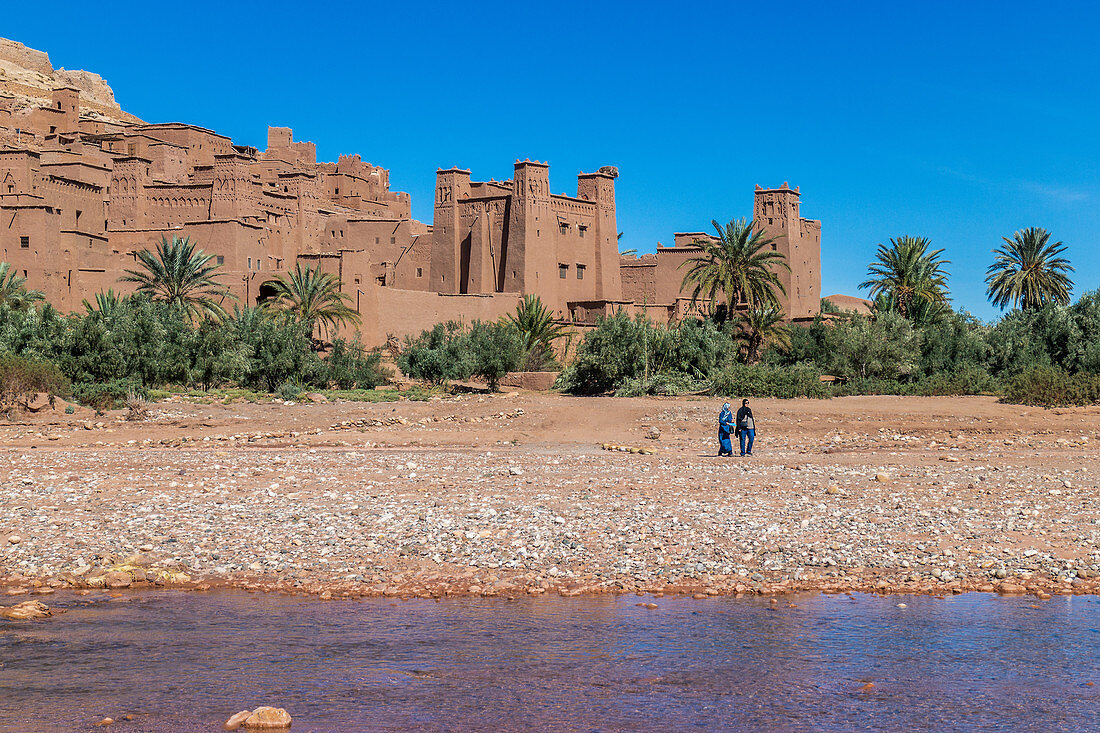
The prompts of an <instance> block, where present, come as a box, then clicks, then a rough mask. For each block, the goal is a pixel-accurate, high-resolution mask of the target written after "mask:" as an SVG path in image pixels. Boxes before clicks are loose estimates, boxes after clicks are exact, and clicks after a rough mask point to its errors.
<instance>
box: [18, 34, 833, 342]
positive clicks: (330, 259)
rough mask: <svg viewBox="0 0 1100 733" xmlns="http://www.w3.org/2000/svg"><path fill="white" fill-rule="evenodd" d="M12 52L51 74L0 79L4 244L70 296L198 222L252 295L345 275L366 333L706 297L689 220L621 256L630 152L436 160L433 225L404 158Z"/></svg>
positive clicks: (84, 293)
mask: <svg viewBox="0 0 1100 733" xmlns="http://www.w3.org/2000/svg"><path fill="white" fill-rule="evenodd" d="M0 60H2V61H4V62H5V63H6V64H8V65H9V66H16V67H19V68H22V69H25V70H26V71H27V77H28V78H30V77H33V78H35V79H39V80H41V88H36V87H30V86H27V85H26V84H19V85H14V86H13V85H10V84H7V83H6V82H4V81H3V80H0V218H2V221H3V222H4V227H3V228H0V259H2V260H3V261H5V262H8V263H10V265H11V268H12V269H13V270H14V271H15V272H16V273H18V274H20V275H23V276H25V277H26V278H27V285H28V287H31V288H35V289H39V290H42V291H43V292H44V293H45V295H46V297H47V299H48V300H49V301H50V302H51V303H53V304H54V305H55V306H56V307H57V308H59V309H61V310H62V311H70V310H77V309H79V308H80V307H81V303H82V301H83V300H85V299H88V300H92V299H93V298H94V296H95V294H96V293H97V292H100V291H106V290H107V289H108V288H113V289H114V290H115V291H116V292H122V293H125V292H127V291H128V289H129V287H130V286H127V285H126V284H123V283H120V282H119V278H120V277H121V276H122V275H123V274H124V272H125V270H127V269H132V268H133V267H134V264H135V259H136V254H137V252H139V251H141V250H143V249H151V248H153V246H154V245H155V244H156V243H157V242H159V241H160V239H161V238H162V237H166V238H169V239H171V238H173V237H180V238H183V237H190V238H191V239H192V241H194V242H195V243H196V245H197V247H198V248H201V249H202V250H203V251H205V252H206V253H207V254H210V255H212V256H213V257H214V258H215V260H214V261H215V262H216V264H218V265H219V266H220V268H219V273H220V274H221V276H222V282H223V284H224V285H225V286H226V287H227V288H228V289H229V290H230V291H231V292H232V294H233V295H234V296H235V297H236V298H237V299H238V301H239V302H240V303H242V304H249V305H252V304H256V303H259V302H262V301H263V300H264V299H265V298H267V297H270V287H268V286H266V285H265V282H266V281H268V280H270V279H272V278H274V277H279V276H283V275H285V274H286V273H287V272H288V271H293V269H294V267H295V265H296V263H299V262H301V263H302V264H303V265H309V266H311V267H319V268H321V269H322V270H323V271H325V272H331V273H333V274H334V275H336V276H338V277H339V279H340V282H341V288H342V290H343V292H344V293H345V294H346V295H347V297H348V299H349V302H350V304H351V305H352V307H353V308H355V310H357V311H358V312H359V313H360V315H361V317H362V325H361V327H360V329H361V335H362V339H363V342H364V344H366V345H368V346H378V345H382V344H384V343H386V342H387V340H388V339H389V338H391V337H398V338H400V337H402V336H405V335H411V334H416V333H419V332H420V331H421V330H423V329H426V328H430V327H431V326H433V325H434V324H436V323H439V322H441V321H446V320H458V321H466V322H469V321H472V320H474V319H481V320H495V319H497V318H500V317H502V316H504V315H505V314H508V313H511V312H513V311H514V310H515V308H516V305H517V304H518V303H519V301H520V298H521V297H522V296H523V295H524V294H529V293H530V294H535V295H538V296H539V297H540V298H541V299H542V301H543V302H544V303H545V304H546V305H547V306H548V307H549V308H550V309H551V310H552V311H553V312H554V313H555V315H556V316H557V317H558V318H559V319H560V320H562V321H565V322H569V323H572V324H575V325H576V326H577V327H578V328H582V329H583V328H586V327H589V326H591V325H592V324H593V323H595V321H596V319H597V318H599V317H600V316H605V315H610V314H612V313H615V312H617V311H618V310H620V309H622V310H625V311H626V312H628V313H639V312H644V313H645V315H646V316H647V317H648V318H650V319H652V320H654V321H657V322H662V323H664V322H674V321H676V320H678V319H680V318H683V317H685V316H687V315H691V314H693V310H692V308H691V307H690V300H689V298H687V297H686V296H685V294H684V293H682V292H681V290H680V284H681V280H682V278H683V270H681V269H679V267H680V265H681V264H682V263H683V262H684V261H685V260H686V259H687V258H689V257H691V256H693V255H695V254H697V253H698V252H699V247H698V245H697V242H698V241H699V240H700V239H705V238H707V237H710V236H712V235H710V234H707V233H702V232H687V233H678V234H676V235H675V241H674V244H673V245H672V246H670V247H665V246H662V245H660V244H658V247H657V251H656V253H654V254H648V255H642V256H641V257H620V255H619V250H618V241H617V239H618V222H617V221H616V206H615V181H616V178H617V177H618V175H619V172H618V170H617V169H616V168H614V167H611V166H605V167H602V168H600V169H599V170H597V171H595V172H592V173H581V174H579V175H578V176H577V184H576V193H575V195H567V194H564V193H557V194H556V193H553V192H552V189H551V181H550V170H549V167H548V165H547V164H546V163H543V162H538V161H531V160H523V161H516V162H515V165H514V169H513V171H512V178H511V179H510V180H505V181H495V180H489V181H474V180H471V174H470V171H468V170H463V169H459V168H448V169H445V170H443V169H441V170H439V171H437V172H436V186H435V205H434V211H433V221H432V223H431V224H427V223H424V222H420V221H417V220H416V219H413V218H412V216H411V205H410V198H409V195H408V194H406V193H399V192H394V191H391V190H390V177H389V176H390V172H389V171H388V170H386V169H384V168H382V167H380V166H375V165H372V164H370V163H368V162H366V161H364V160H362V159H361V158H360V157H359V156H358V155H340V156H339V159H338V160H337V162H335V163H329V162H319V161H318V160H317V158H316V150H315V147H314V145H313V144H312V143H309V142H299V141H295V140H294V138H293V133H292V132H291V130H290V129H288V128H282V127H271V128H268V140H267V149H266V150H262V151H261V150H257V149H256V148H252V147H248V146H243V145H236V144H234V143H233V141H232V140H230V139H229V138H228V137H226V136H224V135H219V134H218V133H216V132H214V131H212V130H207V129H204V128H201V127H197V126H195V125H190V124H186V123H179V122H169V123H156V124H148V123H145V122H143V121H142V120H139V119H137V118H136V117H134V116H133V115H130V114H128V113H126V112H124V111H123V110H122V109H121V108H120V107H119V106H118V104H117V102H115V100H114V94H113V92H112V91H111V89H110V87H108V86H107V85H106V83H105V82H104V81H103V80H102V79H101V78H100V77H98V76H97V75H95V74H90V73H88V72H80V71H78V72H73V71H55V70H54V69H53V67H52V66H51V65H50V62H49V58H48V57H47V56H46V54H44V53H42V52H40V51H35V50H33V49H28V48H26V47H25V46H23V45H22V44H19V43H15V42H12V41H6V40H3V39H0ZM799 199H800V194H799V190H798V189H797V188H794V189H791V188H789V187H788V186H787V185H786V184H783V186H781V187H779V188H775V189H762V188H760V187H757V190H756V192H755V202H754V206H753V219H754V226H756V227H758V228H760V229H762V230H764V231H765V232H767V233H768V234H769V235H770V236H772V237H773V238H774V239H775V242H774V247H775V248H776V250H777V251H780V252H782V253H783V254H784V255H785V256H786V257H787V261H788V262H789V263H790V266H791V272H790V273H787V272H786V271H781V272H780V273H779V275H780V278H781V279H782V281H783V283H784V286H785V287H786V290H787V295H786V297H785V298H782V299H781V301H782V304H783V307H784V310H785V312H786V314H787V316H788V318H790V319H792V320H795V321H799V320H806V319H810V318H813V317H814V316H815V315H816V314H817V313H818V311H819V298H820V242H821V225H820V222H817V221H811V220H807V219H803V218H801V216H800V213H799V203H800V202H799Z"/></svg>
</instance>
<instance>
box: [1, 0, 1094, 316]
mask: <svg viewBox="0 0 1100 733" xmlns="http://www.w3.org/2000/svg"><path fill="white" fill-rule="evenodd" d="M79 7H80V8H81V9H79V10H65V11H64V12H61V11H57V10H56V9H54V10H50V11H48V12H46V11H43V9H42V7H40V6H37V5H34V4H33V3H32V4H27V3H15V4H11V5H10V7H6V8H5V10H4V18H3V22H2V23H0V36H4V37H8V38H12V39H15V40H18V41H22V42H23V43H25V44H27V45H29V46H32V47H34V48H38V49H41V50H44V51H47V52H48V53H49V54H50V58H51V60H52V61H53V64H54V66H57V67H60V66H65V67H66V68H84V69H88V70H90V71H95V72H97V73H100V74H101V75H102V76H103V77H104V78H105V79H106V80H107V81H108V83H110V84H111V86H112V87H113V88H114V90H115V94H116V97H117V98H118V100H119V101H120V102H121V104H122V106H123V107H124V108H125V109H126V110H128V111H130V112H132V113H134V114H136V115H138V116H139V117H142V118H143V119H146V120H149V121H156V122H163V121H171V120H180V121H185V122H190V123H194V124H198V125H202V126H204V127H209V128H212V129H214V130H216V131H218V132H221V133H223V134H227V135H229V136H231V137H232V138H233V139H234V141H236V142H237V143H238V144H245V145H255V146H257V147H261V148H262V147H263V146H264V143H265V135H266V126H267V125H268V124H272V125H286V126H290V127H293V128H294V133H295V136H296V138H297V139H300V140H312V141H314V142H316V143H317V148H318V155H319V157H320V158H321V159H323V160H335V158H336V156H337V154H339V153H343V152H347V153H356V152H358V153H361V154H362V155H363V157H364V159H366V160H369V161H371V162H373V163H375V164H378V165H383V166H385V167H387V168H389V169H390V170H391V183H392V186H393V188H394V189H397V190H404V191H408V192H410V193H411V194H412V197H413V214H414V216H416V217H417V218H419V219H422V220H425V221H431V207H432V197H433V186H434V180H435V175H434V174H435V169H436V168H437V167H440V166H444V167H446V166H451V165H459V166H462V167H464V168H471V169H472V170H473V175H474V178H475V179H488V178H489V177H494V178H497V179H503V178H508V177H510V176H511V171H512V163H513V161H514V160H515V159H516V158H528V157H530V158H532V159H538V160H546V161H549V162H550V164H551V170H550V181H551V186H552V188H553V189H554V190H555V192H565V193H574V192H575V186H576V179H575V175H576V173H577V172H578V171H580V170H584V171H591V170H594V169H596V168H597V167H598V166H600V165H608V164H610V165H617V166H618V167H619V170H620V173H621V177H620V178H619V181H618V217H619V229H620V230H622V231H624V232H625V236H624V238H623V246H624V248H625V247H636V248H638V249H639V250H641V251H652V250H653V249H654V248H655V246H656V242H657V241H658V240H659V241H662V242H665V243H669V242H671V239H672V233H673V232H674V231H695V230H699V229H703V228H704V227H706V228H709V222H710V220H711V219H719V220H728V219H730V218H733V217H740V216H750V215H751V213H752V212H751V206H752V190H753V186H754V185H755V184H761V185H764V186H777V185H779V184H780V183H782V182H783V181H789V182H790V184H791V185H792V186H795V185H798V186H801V190H802V202H803V203H802V212H803V215H804V216H808V217H811V218H815V219H821V220H822V260H823V268H822V269H823V274H822V292H823V294H830V293H834V292H842V293H849V294H856V293H857V286H858V284H859V282H861V281H862V279H863V276H864V274H865V272H866V267H867V263H868V262H869V260H870V258H871V257H872V255H873V252H874V249H875V246H876V244H878V243H879V242H885V241H886V240H888V239H889V238H890V237H894V236H898V235H902V234H913V235H924V236H927V237H930V238H931V239H932V241H933V243H934V244H935V245H936V246H939V247H944V248H946V250H947V251H946V256H947V257H948V258H949V259H950V260H951V261H952V264H951V265H950V267H949V270H950V272H951V274H952V278H951V288H952V294H953V297H954V299H955V303H956V305H958V306H961V307H965V308H968V309H970V310H971V311H972V312H974V313H975V314H977V315H979V316H981V317H983V318H990V317H993V316H994V315H995V313H994V310H993V309H992V308H991V307H990V306H989V305H988V304H987V302H986V298H985V292H984V284H983V282H982V278H983V275H984V271H985V267H986V266H987V264H988V262H989V260H990V257H991V256H990V250H991V249H992V248H993V247H995V246H997V245H998V244H999V243H1000V237H1001V236H1003V235H1011V233H1012V232H1013V231H1014V230H1016V229H1019V228H1022V227H1026V226H1043V227H1046V228H1048V229H1050V230H1051V231H1052V232H1053V233H1054V235H1055V237H1056V238H1058V239H1061V240H1063V241H1064V242H1066V243H1067V244H1068V245H1069V250H1068V254H1069V256H1070V258H1071V260H1072V261H1073V263H1074V265H1075V266H1076V268H1077V273H1076V278H1075V279H1076V282H1077V288H1076V291H1075V295H1078V294H1080V293H1081V292H1082V291H1083V290H1086V289H1093V288H1096V287H1097V286H1098V285H1100V251H1098V250H1100V246H1098V245H1100V236H1098V232H1100V206H1098V197H1100V155H1098V153H1100V134H1098V133H1100V124H1098V123H1100V81H1098V79H1100V51H1098V50H1097V43H1096V31H1097V28H1098V27H1100V10H1097V9H1096V8H1095V7H1093V6H1091V5H1089V4H1086V3H1080V4H1078V3H1046V4H1036V3H1027V4H1025V3H1016V2H984V3H983V2H975V3H957V2H951V3H924V2H921V3H905V4H904V5H901V4H898V3H888V2H887V3H883V2H877V3H867V4H862V3H844V4H841V3H829V2H820V1H818V2H813V3H803V2H790V1H789V2H783V3H761V2H753V3H744V4H741V3H716V4H692V3H681V4H676V3H653V4H650V3H645V2H635V3H629V4H627V3H621V4H620V3H599V2H587V3H580V4H571V3H565V2H560V3H518V2H508V3H494V2H476V1H475V2H470V3H446V4H438V5H437V4H418V3H412V2H399V1H393V2H385V3H382V2H370V3H361V2H360V3H349V4H347V5H345V6H340V5H339V4H337V3H315V4H313V5H310V4H301V3H293V4H284V3H279V2H271V3H264V4H259V3H257V4H251V3H231V2H227V3H218V4H206V3H201V2H189V3H185V4H172V3H167V4H156V3H142V4H140V5H136V6H134V7H135V10H133V11H130V10H129V9H128V8H127V4H126V3H116V4H112V5H111V6H110V8H109V9H104V8H102V7H99V6H91V5H85V6H79ZM137 8H140V9H141V12H138V10H137ZM131 17H132V18H134V20H133V21H131V20H129V18H131Z"/></svg>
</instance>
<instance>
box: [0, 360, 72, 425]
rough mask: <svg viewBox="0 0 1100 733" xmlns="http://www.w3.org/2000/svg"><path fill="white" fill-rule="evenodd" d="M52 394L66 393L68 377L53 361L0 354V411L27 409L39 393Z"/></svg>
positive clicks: (65, 394) (62, 395) (51, 401)
mask: <svg viewBox="0 0 1100 733" xmlns="http://www.w3.org/2000/svg"><path fill="white" fill-rule="evenodd" d="M43 393H44V394H46V395H47V396H48V397H49V400H50V404H53V399H54V398H55V397H65V396H67V395H68V394H69V380H68V379H66V378H65V376H64V375H63V374H62V373H61V370H60V369H58V367H57V365H56V364H52V363H50V362H48V361H43V360H40V359H31V358H27V357H23V356H16V355H15V354H0V412H3V413H4V414H11V412H12V411H13V410H15V408H17V407H23V408H26V407H27V406H28V405H29V404H30V402H31V400H33V399H34V397H35V396H36V395H38V394H43Z"/></svg>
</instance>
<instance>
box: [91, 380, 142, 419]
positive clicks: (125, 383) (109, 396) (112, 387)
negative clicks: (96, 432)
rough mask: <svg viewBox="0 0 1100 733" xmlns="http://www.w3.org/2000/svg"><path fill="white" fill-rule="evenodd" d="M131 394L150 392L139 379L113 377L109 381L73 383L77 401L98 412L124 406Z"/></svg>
mask: <svg viewBox="0 0 1100 733" xmlns="http://www.w3.org/2000/svg"><path fill="white" fill-rule="evenodd" d="M130 395H138V396H139V397H146V398H147V397H148V395H149V392H148V390H147V389H146V388H145V386H144V385H143V384H142V383H141V382H140V381H139V380H137V379H133V378H129V379H112V380H110V381H107V382H79V383H77V384H74V385H73V397H74V398H75V399H76V401H77V402H79V403H80V404H82V405H84V406H85V407H90V408H92V409H93V410H95V411H96V412H106V411H107V410H115V409H118V408H119V407H122V406H123V405H124V404H125V403H126V399H127V398H128V397H129V396H130Z"/></svg>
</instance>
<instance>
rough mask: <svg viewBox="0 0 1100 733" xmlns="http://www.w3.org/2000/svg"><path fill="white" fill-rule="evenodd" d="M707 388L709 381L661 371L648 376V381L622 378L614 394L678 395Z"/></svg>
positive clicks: (640, 395)
mask: <svg viewBox="0 0 1100 733" xmlns="http://www.w3.org/2000/svg"><path fill="white" fill-rule="evenodd" d="M709 390H710V383H709V382H705V381H700V380H698V379H695V378H694V377H691V376H689V375H687V374H678V373H671V374H670V373H661V374H655V375H653V376H652V377H650V378H649V381H648V382H645V381H644V380H642V379H635V378H633V377H631V378H629V379H624V380H623V381H622V383H621V384H620V385H619V388H618V389H616V390H615V396H616V397H642V396H644V395H680V394H693V393H697V392H707V391H709Z"/></svg>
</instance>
